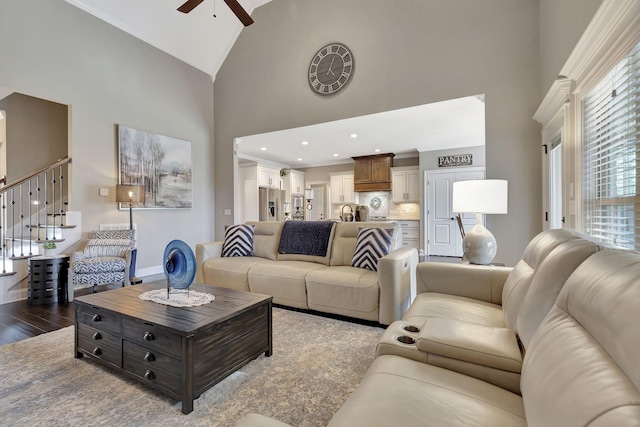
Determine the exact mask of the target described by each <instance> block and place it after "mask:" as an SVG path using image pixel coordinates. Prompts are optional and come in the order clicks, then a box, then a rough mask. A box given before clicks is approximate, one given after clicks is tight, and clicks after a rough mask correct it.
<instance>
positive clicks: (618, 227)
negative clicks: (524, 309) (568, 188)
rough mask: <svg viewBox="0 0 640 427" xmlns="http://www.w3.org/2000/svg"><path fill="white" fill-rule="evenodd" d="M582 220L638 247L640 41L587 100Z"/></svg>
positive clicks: (614, 240) (608, 237) (600, 234)
mask: <svg viewBox="0 0 640 427" xmlns="http://www.w3.org/2000/svg"><path fill="white" fill-rule="evenodd" d="M582 110H583V125H584V136H583V138H584V139H583V169H582V176H583V206H582V208H583V215H584V217H583V221H584V222H583V223H584V228H585V231H586V232H587V233H588V234H590V235H592V236H594V237H597V238H599V239H601V240H604V241H605V242H607V243H609V244H612V245H615V246H619V247H624V248H629V249H640V196H639V195H640V182H638V179H637V177H638V170H639V169H640V153H639V150H640V43H639V44H637V45H636V46H635V47H634V48H633V49H631V51H630V52H629V53H628V54H627V55H626V56H625V57H624V58H623V59H622V60H621V61H620V62H619V63H618V64H616V66H615V67H613V69H612V70H611V71H610V72H609V73H608V74H607V75H606V76H605V77H604V78H603V79H602V80H601V81H600V82H599V83H598V85H597V86H596V87H595V88H593V90H592V91H591V92H590V93H589V95H588V96H586V97H585V98H584V100H583V109H582Z"/></svg>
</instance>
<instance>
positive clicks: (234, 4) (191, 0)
mask: <svg viewBox="0 0 640 427" xmlns="http://www.w3.org/2000/svg"><path fill="white" fill-rule="evenodd" d="M203 1H204V0H188V1H187V2H186V3H185V4H183V5H182V6H180V7H179V8H178V10H179V11H180V12H182V13H189V12H191V11H192V10H193V9H195V7H196V6H198V5H199V4H200V3H202V2H203ZM224 2H225V3H226V4H227V6H229V8H230V9H231V11H232V12H233V13H235V14H236V16H237V17H238V19H239V20H240V22H242V24H243V25H244V26H245V27H247V26H249V25H251V24H253V19H252V18H251V16H250V15H249V14H248V13H247V11H246V10H244V9H243V8H242V6H241V5H240V3H238V0H224ZM214 16H215V15H214Z"/></svg>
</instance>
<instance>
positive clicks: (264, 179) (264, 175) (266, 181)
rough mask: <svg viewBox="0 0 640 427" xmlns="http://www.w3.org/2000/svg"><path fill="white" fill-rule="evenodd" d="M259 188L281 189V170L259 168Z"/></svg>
mask: <svg viewBox="0 0 640 427" xmlns="http://www.w3.org/2000/svg"><path fill="white" fill-rule="evenodd" d="M258 187H266V188H280V170H279V169H272V168H268V167H265V166H258Z"/></svg>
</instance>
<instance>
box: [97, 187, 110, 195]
mask: <svg viewBox="0 0 640 427" xmlns="http://www.w3.org/2000/svg"><path fill="white" fill-rule="evenodd" d="M98 194H99V195H100V196H101V197H107V196H108V195H109V189H108V188H100V189H99V190H98Z"/></svg>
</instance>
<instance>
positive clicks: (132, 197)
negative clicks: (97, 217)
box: [116, 185, 144, 203]
mask: <svg viewBox="0 0 640 427" xmlns="http://www.w3.org/2000/svg"><path fill="white" fill-rule="evenodd" d="M116 202H118V203H129V202H131V203H144V185H116Z"/></svg>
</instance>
